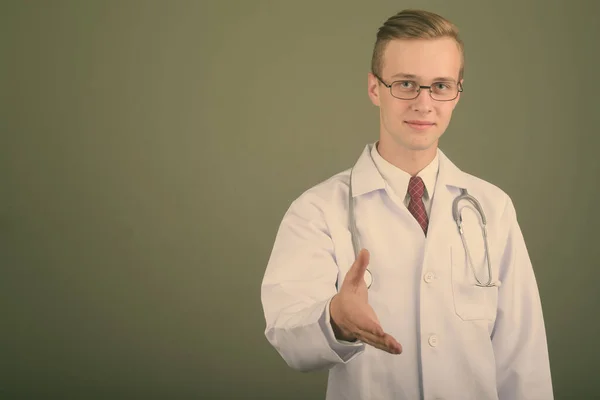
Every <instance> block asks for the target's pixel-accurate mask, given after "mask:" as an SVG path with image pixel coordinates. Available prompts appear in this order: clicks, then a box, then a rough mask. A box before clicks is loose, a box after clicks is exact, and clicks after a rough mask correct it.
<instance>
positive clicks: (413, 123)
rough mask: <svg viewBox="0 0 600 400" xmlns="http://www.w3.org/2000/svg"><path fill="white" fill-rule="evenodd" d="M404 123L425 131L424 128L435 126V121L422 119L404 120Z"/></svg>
mask: <svg viewBox="0 0 600 400" xmlns="http://www.w3.org/2000/svg"><path fill="white" fill-rule="evenodd" d="M404 123H405V124H407V125H408V126H410V127H411V128H413V129H416V130H419V131H424V130H427V129H429V128H431V127H433V126H435V123H434V122H431V121H421V120H410V121H404Z"/></svg>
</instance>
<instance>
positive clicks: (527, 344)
mask: <svg viewBox="0 0 600 400" xmlns="http://www.w3.org/2000/svg"><path fill="white" fill-rule="evenodd" d="M503 218H506V220H507V221H508V224H509V227H510V228H509V232H508V237H507V242H506V248H505V250H504V254H503V258H502V259H501V260H500V262H501V264H502V268H501V272H500V274H501V275H500V280H501V281H502V286H501V287H500V291H499V297H498V314H497V318H496V324H495V327H494V331H493V332H492V345H493V347H494V353H495V356H496V371H497V373H496V377H497V385H498V396H499V399H500V400H509V399H510V400H525V399H527V400H538V399H539V400H552V399H553V393H552V381H551V374H550V363H549V357H548V347H547V342H546V331H545V327H544V319H543V315H542V305H541V300H540V296H539V292H538V287H537V282H536V279H535V275H534V271H533V267H532V265H531V261H530V258H529V254H528V251H527V248H526V246H525V241H524V239H523V235H522V232H521V229H520V227H519V224H518V222H517V217H516V212H515V209H514V206H513V204H512V201H511V200H510V199H508V202H507V206H506V210H505V212H504V217H503Z"/></svg>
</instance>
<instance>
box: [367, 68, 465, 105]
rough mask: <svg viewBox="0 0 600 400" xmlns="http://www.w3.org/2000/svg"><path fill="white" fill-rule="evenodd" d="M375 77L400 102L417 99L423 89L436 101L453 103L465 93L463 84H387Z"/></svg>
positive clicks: (398, 82)
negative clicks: (460, 94)
mask: <svg viewBox="0 0 600 400" xmlns="http://www.w3.org/2000/svg"><path fill="white" fill-rule="evenodd" d="M373 75H375V77H376V78H377V79H378V80H379V82H381V83H382V84H383V86H385V87H386V88H388V89H390V94H391V95H392V96H394V97H395V98H397V99H400V100H413V99H416V98H417V97H418V96H419V94H420V93H421V89H428V90H429V96H431V98H432V99H433V100H436V101H452V100H454V99H456V98H457V97H458V94H459V93H460V92H462V91H463V87H462V84H461V83H460V82H459V83H454V82H434V83H432V84H431V86H423V85H419V83H418V82H415V81H411V80H401V81H394V82H392V83H391V84H389V85H388V84H386V83H385V82H384V81H383V80H382V79H381V78H380V77H379V76H377V75H376V74H373Z"/></svg>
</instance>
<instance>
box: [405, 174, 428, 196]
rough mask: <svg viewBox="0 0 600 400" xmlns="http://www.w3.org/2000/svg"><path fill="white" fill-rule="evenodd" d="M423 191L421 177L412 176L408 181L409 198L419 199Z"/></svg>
mask: <svg viewBox="0 0 600 400" xmlns="http://www.w3.org/2000/svg"><path fill="white" fill-rule="evenodd" d="M424 193H425V183H423V179H421V177H420V176H412V177H411V178H410V181H408V194H409V195H410V198H411V199H414V200H415V201H419V200H421V198H423V194H424Z"/></svg>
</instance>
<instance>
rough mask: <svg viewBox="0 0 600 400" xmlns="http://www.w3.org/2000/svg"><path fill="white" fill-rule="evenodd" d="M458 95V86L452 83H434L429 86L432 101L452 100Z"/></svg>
mask: <svg viewBox="0 0 600 400" xmlns="http://www.w3.org/2000/svg"><path fill="white" fill-rule="evenodd" d="M457 95H458V86H457V85H456V83H454V82H436V83H434V84H432V85H431V97H432V98H433V99H434V100H439V101H449V100H454V99H455V98H456V96H457Z"/></svg>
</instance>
